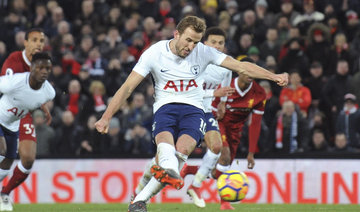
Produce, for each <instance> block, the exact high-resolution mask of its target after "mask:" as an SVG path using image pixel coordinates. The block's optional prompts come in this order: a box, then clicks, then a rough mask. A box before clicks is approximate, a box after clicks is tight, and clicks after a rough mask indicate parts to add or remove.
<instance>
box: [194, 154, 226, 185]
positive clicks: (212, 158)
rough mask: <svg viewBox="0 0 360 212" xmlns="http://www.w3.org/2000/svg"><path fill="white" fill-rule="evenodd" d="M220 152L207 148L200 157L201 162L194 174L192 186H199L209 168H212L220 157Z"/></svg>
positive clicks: (207, 173)
mask: <svg viewBox="0 0 360 212" xmlns="http://www.w3.org/2000/svg"><path fill="white" fill-rule="evenodd" d="M220 155H221V153H219V154H215V153H213V152H212V151H210V149H208V150H207V152H206V154H205V155H204V157H203V159H202V163H201V165H200V168H199V170H198V171H197V172H196V174H195V178H194V181H193V183H192V185H193V186H194V187H198V188H199V187H201V183H202V182H203V181H204V180H205V179H206V178H207V176H208V175H209V174H210V172H211V170H213V169H214V167H215V165H216V163H217V161H218V160H219V158H220Z"/></svg>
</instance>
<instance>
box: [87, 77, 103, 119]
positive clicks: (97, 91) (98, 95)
mask: <svg viewBox="0 0 360 212" xmlns="http://www.w3.org/2000/svg"><path fill="white" fill-rule="evenodd" d="M89 93H90V95H91V96H90V98H89V101H88V102H87V104H86V105H87V107H92V108H91V109H89V111H92V112H91V113H96V114H98V115H100V114H101V113H102V112H104V111H105V109H106V102H107V96H106V90H105V85H104V83H102V82H101V81H99V80H94V81H92V82H91V84H90V88H89Z"/></svg>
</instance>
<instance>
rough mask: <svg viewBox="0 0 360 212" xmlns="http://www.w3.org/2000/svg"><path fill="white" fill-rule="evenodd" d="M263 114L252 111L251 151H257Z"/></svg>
mask: <svg viewBox="0 0 360 212" xmlns="http://www.w3.org/2000/svg"><path fill="white" fill-rule="evenodd" d="M261 119H262V115H260V114H256V113H252V115H251V122H250V126H249V152H252V153H255V151H256V149H257V143H258V140H259V136H260V129H261Z"/></svg>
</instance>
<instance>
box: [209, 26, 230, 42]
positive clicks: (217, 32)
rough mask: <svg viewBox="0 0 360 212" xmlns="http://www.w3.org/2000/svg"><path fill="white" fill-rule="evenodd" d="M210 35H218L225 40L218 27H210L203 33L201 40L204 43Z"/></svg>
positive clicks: (222, 32)
mask: <svg viewBox="0 0 360 212" xmlns="http://www.w3.org/2000/svg"><path fill="white" fill-rule="evenodd" d="M210 35H220V36H223V37H224V38H226V32H225V31H224V30H223V29H221V28H220V27H210V28H208V29H207V30H206V31H205V35H204V38H203V40H204V41H206V40H207V39H208V38H209V36H210Z"/></svg>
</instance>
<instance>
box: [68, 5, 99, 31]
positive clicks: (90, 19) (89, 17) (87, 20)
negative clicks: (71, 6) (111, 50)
mask: <svg viewBox="0 0 360 212" xmlns="http://www.w3.org/2000/svg"><path fill="white" fill-rule="evenodd" d="M72 24H73V28H74V33H75V36H76V35H79V34H80V29H81V26H82V25H83V24H90V26H91V27H92V28H93V29H96V30H97V31H100V30H101V29H102V27H103V26H102V21H101V17H100V14H98V13H96V12H95V9H94V1H91V0H84V1H82V3H81V11H80V12H79V13H78V15H77V17H76V18H75V20H74V21H73V22H72Z"/></svg>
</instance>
